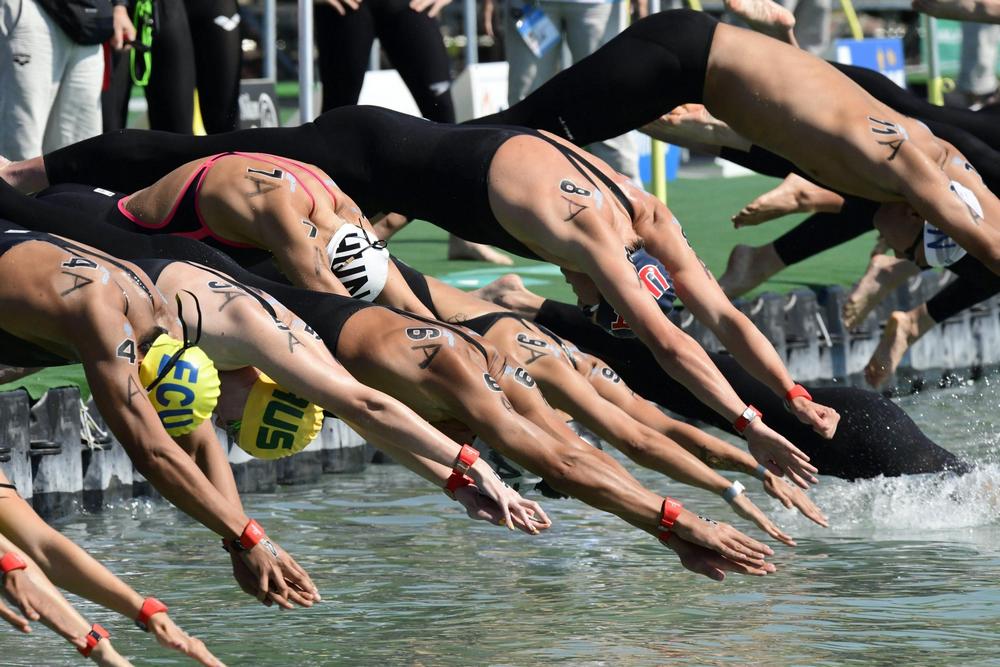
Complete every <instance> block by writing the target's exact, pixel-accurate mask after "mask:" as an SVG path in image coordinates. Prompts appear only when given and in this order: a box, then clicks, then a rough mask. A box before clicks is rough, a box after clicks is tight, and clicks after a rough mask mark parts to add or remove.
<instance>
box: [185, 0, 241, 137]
mask: <svg viewBox="0 0 1000 667" xmlns="http://www.w3.org/2000/svg"><path fill="white" fill-rule="evenodd" d="M184 4H185V9H186V10H187V15H188V25H189V26H190V30H191V39H192V42H193V43H194V62H195V72H196V79H197V82H198V102H199V104H200V106H201V120H202V123H203V124H204V125H205V131H206V132H208V133H209V134H217V133H219V132H229V131H231V130H235V129H236V127H237V124H238V118H239V114H238V113H237V108H236V101H237V99H238V98H239V95H240V67H241V66H242V64H243V49H242V48H241V37H240V14H239V8H238V7H237V4H236V0H184Z"/></svg>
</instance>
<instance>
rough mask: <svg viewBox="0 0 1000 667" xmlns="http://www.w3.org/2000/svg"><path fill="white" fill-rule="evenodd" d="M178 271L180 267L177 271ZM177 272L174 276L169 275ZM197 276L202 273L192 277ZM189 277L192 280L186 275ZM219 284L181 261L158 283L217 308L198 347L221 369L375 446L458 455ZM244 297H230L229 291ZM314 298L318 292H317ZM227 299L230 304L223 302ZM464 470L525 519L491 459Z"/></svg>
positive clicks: (304, 335) (293, 331)
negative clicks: (274, 388) (243, 373)
mask: <svg viewBox="0 0 1000 667" xmlns="http://www.w3.org/2000/svg"><path fill="white" fill-rule="evenodd" d="M177 271H184V274H183V275H181V274H178V273H177ZM173 275H177V276H179V277H178V278H177V279H175V278H172V277H171V276H173ZM199 275H200V278H199V277H198V276H199ZM192 277H194V278H193V279H191V278H192ZM209 283H211V284H214V285H219V284H220V283H219V282H218V276H217V275H216V274H213V273H209V272H205V271H203V270H201V269H197V268H194V267H190V266H188V265H184V266H182V267H177V266H176V265H175V266H174V267H171V271H169V272H165V274H164V275H162V276H161V279H160V280H159V281H158V283H157V285H158V286H160V287H161V289H163V290H164V291H166V292H167V293H168V294H174V293H176V292H178V291H179V290H180V289H189V290H190V291H191V292H193V293H194V294H195V295H197V296H198V298H199V299H200V300H201V302H202V303H203V304H205V307H206V308H207V309H209V310H211V309H213V308H219V310H218V312H217V313H215V314H213V315H212V316H211V317H206V318H205V322H204V332H203V339H202V342H201V347H202V348H203V349H205V350H206V351H207V352H208V354H209V355H210V356H211V355H214V357H213V358H214V359H216V363H217V364H218V365H219V366H220V367H226V366H255V367H256V368H259V369H260V370H262V371H263V372H265V373H267V375H269V376H270V377H272V378H273V379H274V380H275V381H276V382H278V384H280V385H281V386H283V387H285V388H287V389H288V390H289V391H291V392H293V393H295V394H297V395H299V396H302V397H303V398H305V399H307V400H309V401H311V402H313V403H316V404H317V405H320V406H322V407H323V408H326V409H328V410H330V411H331V412H333V413H334V414H336V415H337V416H338V417H340V418H341V419H343V420H344V421H347V422H349V423H350V424H351V425H352V426H354V427H355V430H357V431H358V432H359V433H361V435H362V436H364V437H365V438H367V439H369V440H370V441H371V442H372V444H373V445H375V446H376V447H380V448H381V447H386V446H389V447H392V446H393V445H395V444H397V443H406V447H407V448H408V449H410V451H412V452H413V453H414V454H417V455H419V456H421V457H424V458H426V459H429V460H431V461H434V462H436V463H438V464H440V465H443V466H447V467H448V471H449V474H450V468H451V466H452V465H453V464H454V462H455V460H456V459H457V458H458V453H459V451H460V446H459V445H458V443H455V442H453V441H452V440H450V439H448V438H447V437H445V436H444V434H442V433H441V432H440V431H438V430H437V429H435V428H433V427H432V426H431V425H430V424H428V423H427V422H426V421H424V420H423V419H421V418H420V417H419V416H418V415H417V414H416V413H415V412H413V411H412V410H410V409H409V408H407V407H406V406H404V405H403V404H402V403H400V402H399V401H397V400H395V399H394V398H392V397H390V396H387V395H386V394H383V393H381V392H379V391H376V390H374V389H372V388H370V387H366V386H365V385H363V384H361V383H360V382H358V381H357V380H356V379H355V378H354V377H353V376H351V374H350V373H348V372H347V370H346V369H345V368H344V367H343V366H341V365H340V364H339V363H338V362H337V361H336V360H335V359H334V358H333V356H332V355H331V354H330V352H329V350H327V348H326V346H325V345H324V344H323V343H322V342H321V341H319V340H317V339H316V337H315V335H314V334H312V333H310V332H308V331H306V330H305V327H304V324H303V323H302V322H301V321H300V320H297V319H296V321H295V322H293V318H294V316H293V315H291V313H290V312H289V311H288V310H287V309H286V308H285V307H284V306H282V305H281V304H279V303H278V302H277V301H274V300H273V299H271V302H272V307H273V308H274V309H275V312H276V313H277V314H278V317H279V319H281V320H284V321H286V322H287V323H288V324H287V325H285V326H288V325H290V326H288V328H287V329H280V328H278V326H277V325H276V323H275V321H274V320H273V319H272V318H271V316H270V315H269V314H267V313H266V312H265V311H264V309H263V308H262V307H261V306H260V305H259V303H258V302H257V301H256V300H255V299H254V298H253V297H251V296H249V295H248V294H246V293H245V291H244V290H243V289H242V288H240V287H238V286H236V285H235V284H233V285H226V286H225V287H216V288H212V287H210V286H209ZM234 290H235V291H239V292H243V293H244V296H240V297H237V298H236V299H235V300H232V301H231V300H230V299H232V296H231V295H230V294H231V293H232V292H233V291H234ZM317 298H322V296H321V295H317ZM227 304H228V305H227ZM418 474H422V475H424V476H425V477H428V478H430V479H432V480H434V481H435V482H436V483H438V482H440V484H439V485H440V486H443V483H444V480H446V479H447V477H448V475H447V474H446V475H445V477H444V478H443V479H441V480H438V479H437V477H436V475H432V474H431V473H428V472H426V471H422V472H421V471H418ZM469 475H470V476H471V477H472V478H473V480H474V481H475V483H476V485H477V487H478V488H479V489H480V490H482V491H483V492H484V493H486V494H487V495H488V496H489V497H490V498H492V499H493V500H494V501H496V503H497V504H498V505H499V507H500V508H501V509H502V510H503V511H504V516H505V519H506V520H505V523H508V525H509V526H511V527H513V526H514V523H515V521H517V522H519V523H520V524H523V525H531V524H532V522H531V520H530V517H529V515H528V514H527V509H526V507H527V508H528V509H531V506H530V505H526V504H525V503H528V502H529V501H524V500H523V499H522V498H521V497H520V495H519V494H517V492H516V491H514V490H513V489H510V488H509V487H507V486H506V485H504V484H503V483H502V482H501V481H500V480H499V479H498V478H497V477H496V475H494V474H493V471H492V469H491V468H490V467H489V464H487V463H486V461H484V460H483V459H480V460H478V461H477V462H476V463H475V464H474V465H473V466H472V467H471V468H470V469H469Z"/></svg>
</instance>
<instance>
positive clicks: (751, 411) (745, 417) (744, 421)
mask: <svg viewBox="0 0 1000 667" xmlns="http://www.w3.org/2000/svg"><path fill="white" fill-rule="evenodd" d="M763 416H764V413H763V412H761V411H760V410H758V409H757V408H755V407H754V406H752V405H748V406H747V407H746V409H745V410H744V411H743V414H741V415H740V416H739V417H738V418H737V419H736V421H735V422H733V428H735V429H736V432H737V433H739V434H740V435H743V431H745V430H746V429H747V426H749V425H750V424H751V423H752V422H753V421H754V420H755V419H759V418H760V417H763Z"/></svg>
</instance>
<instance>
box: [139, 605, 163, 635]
mask: <svg viewBox="0 0 1000 667" xmlns="http://www.w3.org/2000/svg"><path fill="white" fill-rule="evenodd" d="M166 611H167V605H165V604H163V603H162V602H160V601H159V600H157V599H156V598H154V597H148V598H146V599H145V600H143V601H142V608H141V609H140V610H139V615H138V616H136V617H135V624H136V626H138V628H139V629H140V630H142V631H143V632H149V617H150V616H152V615H153V614H159V613H160V612H166Z"/></svg>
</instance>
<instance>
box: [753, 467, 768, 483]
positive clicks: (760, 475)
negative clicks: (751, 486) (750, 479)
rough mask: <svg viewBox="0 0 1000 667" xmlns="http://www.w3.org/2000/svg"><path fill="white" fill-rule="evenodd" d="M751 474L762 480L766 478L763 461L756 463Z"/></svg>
mask: <svg viewBox="0 0 1000 667" xmlns="http://www.w3.org/2000/svg"><path fill="white" fill-rule="evenodd" d="M752 474H753V476H754V477H756V478H757V479H759V480H760V481H762V482H763V481H766V480H767V468H765V467H764V464H763V463H758V464H757V467H756V468H755V469H754V471H753V473H752Z"/></svg>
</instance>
